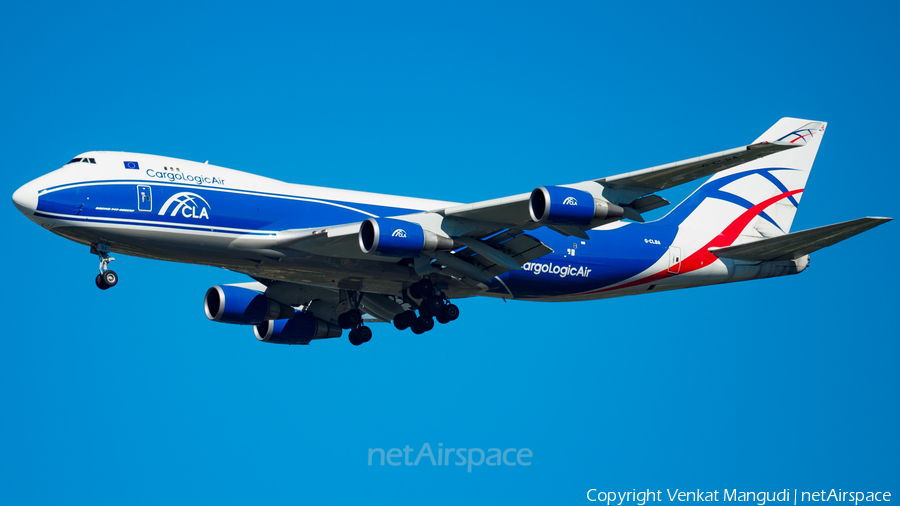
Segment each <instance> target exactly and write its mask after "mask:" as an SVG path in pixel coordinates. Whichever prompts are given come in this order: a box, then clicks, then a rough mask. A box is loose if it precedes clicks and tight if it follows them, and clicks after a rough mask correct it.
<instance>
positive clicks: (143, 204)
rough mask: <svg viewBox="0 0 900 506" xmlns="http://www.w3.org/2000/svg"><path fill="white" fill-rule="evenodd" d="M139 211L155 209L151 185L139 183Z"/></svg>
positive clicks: (146, 211) (147, 211)
mask: <svg viewBox="0 0 900 506" xmlns="http://www.w3.org/2000/svg"><path fill="white" fill-rule="evenodd" d="M137 197H138V211H144V212H145V213H149V212H151V211H153V194H152V193H151V192H150V186H148V185H144V184H139V185H138V187H137Z"/></svg>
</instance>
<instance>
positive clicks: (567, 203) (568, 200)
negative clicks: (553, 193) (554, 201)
mask: <svg viewBox="0 0 900 506" xmlns="http://www.w3.org/2000/svg"><path fill="white" fill-rule="evenodd" d="M563 205H564V206H577V205H578V201H577V200H575V197H566V200H563Z"/></svg>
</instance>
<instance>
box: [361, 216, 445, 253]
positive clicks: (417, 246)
mask: <svg viewBox="0 0 900 506" xmlns="http://www.w3.org/2000/svg"><path fill="white" fill-rule="evenodd" d="M359 249H361V250H362V251H363V253H372V254H378V255H381V256H386V257H398V258H410V257H418V256H419V255H421V254H422V253H426V252H427V253H432V252H434V251H438V250H440V251H444V250H450V249H453V239H450V238H449V237H443V236H439V235H437V234H435V233H434V232H432V231H430V230H425V229H424V228H422V225H419V224H418V223H412V222H409V221H403V220H395V219H393V218H369V219H368V220H366V221H364V222H362V225H360V227H359Z"/></svg>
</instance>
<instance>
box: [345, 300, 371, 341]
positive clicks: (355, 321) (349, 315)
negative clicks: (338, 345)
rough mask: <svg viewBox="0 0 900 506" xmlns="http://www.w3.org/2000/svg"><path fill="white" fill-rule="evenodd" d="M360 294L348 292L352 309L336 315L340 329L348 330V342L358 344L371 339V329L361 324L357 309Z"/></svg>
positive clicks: (360, 312)
mask: <svg viewBox="0 0 900 506" xmlns="http://www.w3.org/2000/svg"><path fill="white" fill-rule="evenodd" d="M360 298H362V297H361V295H360V294H353V293H351V294H350V297H349V299H350V306H351V308H352V309H350V310H349V311H347V312H345V313H341V315H340V316H338V325H340V326H341V328H342V329H351V330H350V335H349V338H350V344H352V345H353V346H359V345H361V344H362V343H367V342H369V340H371V339H372V329H370V328H369V327H367V326H365V325H363V317H362V311H360V310H359V299H360Z"/></svg>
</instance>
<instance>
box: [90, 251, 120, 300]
mask: <svg viewBox="0 0 900 506" xmlns="http://www.w3.org/2000/svg"><path fill="white" fill-rule="evenodd" d="M91 250H92V251H91V252H92V253H97V255H98V256H99V257H100V274H97V277H96V278H94V283H96V284H97V288H99V289H101V290H108V289H110V288H112V287H114V286H116V283H118V282H119V275H118V274H116V271H112V270H110V269H109V263H110V262H112V261H113V260H115V258H113V257H111V256H109V246H107V245H106V244H97V245H95V246H94V247H92V248H91Z"/></svg>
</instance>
